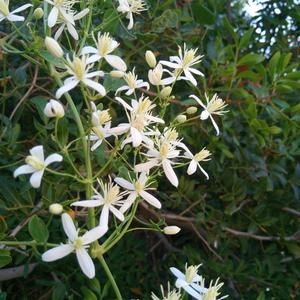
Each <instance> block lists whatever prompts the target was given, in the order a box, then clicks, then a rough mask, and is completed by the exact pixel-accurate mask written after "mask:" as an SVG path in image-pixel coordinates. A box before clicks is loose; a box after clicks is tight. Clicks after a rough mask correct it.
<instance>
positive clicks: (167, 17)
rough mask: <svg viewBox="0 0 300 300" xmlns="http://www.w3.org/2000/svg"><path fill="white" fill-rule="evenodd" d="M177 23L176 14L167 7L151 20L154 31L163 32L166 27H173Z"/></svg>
mask: <svg viewBox="0 0 300 300" xmlns="http://www.w3.org/2000/svg"><path fill="white" fill-rule="evenodd" d="M177 24H178V15H177V13H176V12H175V11H174V10H171V9H167V10H165V11H164V12H163V13H162V15H161V16H159V17H157V18H155V19H154V21H153V25H152V29H153V31H155V32H159V33H161V32H164V31H165V30H166V29H167V28H175V27H176V26H177Z"/></svg>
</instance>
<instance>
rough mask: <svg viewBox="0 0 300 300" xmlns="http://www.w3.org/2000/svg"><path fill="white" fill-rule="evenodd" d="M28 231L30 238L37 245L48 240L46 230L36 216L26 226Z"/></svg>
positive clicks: (42, 222)
mask: <svg viewBox="0 0 300 300" xmlns="http://www.w3.org/2000/svg"><path fill="white" fill-rule="evenodd" d="M28 230H29V233H30V235H31V236H32V238H33V239H34V240H35V241H37V242H39V243H46V242H47V240H48V238H49V232H48V228H47V226H46V225H45V223H44V221H43V220H42V219H41V218H39V217H38V216H33V217H32V219H31V220H30V222H29V224H28Z"/></svg>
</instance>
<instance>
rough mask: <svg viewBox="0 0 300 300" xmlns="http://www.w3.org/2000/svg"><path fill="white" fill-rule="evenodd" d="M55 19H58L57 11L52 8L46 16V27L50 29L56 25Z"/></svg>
mask: <svg viewBox="0 0 300 300" xmlns="http://www.w3.org/2000/svg"><path fill="white" fill-rule="evenodd" d="M57 17H58V9H57V8H56V7H55V6H54V7H53V8H52V9H51V11H50V14H49V16H48V26H49V27H50V28H52V27H53V26H54V25H55V24H56V21H57Z"/></svg>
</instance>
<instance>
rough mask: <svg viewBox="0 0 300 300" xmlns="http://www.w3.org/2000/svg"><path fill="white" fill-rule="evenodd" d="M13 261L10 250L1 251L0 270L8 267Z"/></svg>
mask: <svg viewBox="0 0 300 300" xmlns="http://www.w3.org/2000/svg"><path fill="white" fill-rule="evenodd" d="M11 261H12V258H11V256H10V252H9V251H8V250H0V268H3V267H4V266H6V265H8V264H9V263H10V262H11Z"/></svg>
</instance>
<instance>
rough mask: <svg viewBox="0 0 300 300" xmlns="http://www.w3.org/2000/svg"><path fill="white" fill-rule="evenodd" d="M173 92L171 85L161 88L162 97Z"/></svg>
mask: <svg viewBox="0 0 300 300" xmlns="http://www.w3.org/2000/svg"><path fill="white" fill-rule="evenodd" d="M171 93H172V88H171V87H170V86H166V87H164V88H163V89H162V90H161V92H160V95H161V97H162V98H167V97H169V96H170V95H171Z"/></svg>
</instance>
